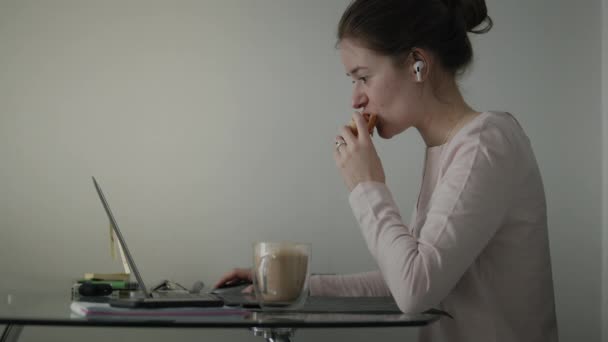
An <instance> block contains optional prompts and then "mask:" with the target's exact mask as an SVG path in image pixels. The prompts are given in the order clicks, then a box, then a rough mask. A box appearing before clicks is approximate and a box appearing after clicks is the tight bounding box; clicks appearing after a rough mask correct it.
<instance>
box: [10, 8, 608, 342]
mask: <svg viewBox="0 0 608 342" xmlns="http://www.w3.org/2000/svg"><path fill="white" fill-rule="evenodd" d="M605 2H606V0H604V3H605ZM347 3H348V1H347V0H340V1H331V2H328V1H326V0H307V1H298V0H259V1H255V2H254V1H247V0H207V1H187V0H180V1H161V0H155V1H144V0H131V1H126V2H125V1H118V0H108V1H103V2H99V1H92V0H88V1H77V0H71V1H70V0H55V1H53V2H49V1H42V0H18V1H17V0H0V137H1V138H0V139H1V140H0V141H1V143H0V156H2V163H0V194H1V195H0V227H1V228H2V230H1V231H2V239H1V240H0V251H1V252H0V253H1V254H0V269H1V270H2V272H3V273H4V274H5V275H6V277H5V279H4V280H3V281H2V282H1V284H0V289H10V288H15V287H17V286H20V284H24V283H25V284H28V282H29V281H41V280H42V281H45V282H46V283H48V284H51V285H50V286H51V287H54V288H56V289H62V288H67V287H68V286H69V284H70V283H71V281H72V280H73V279H75V278H77V277H79V276H80V275H81V274H82V273H83V272H88V271H100V272H103V271H119V270H120V265H119V263H118V262H116V261H112V260H111V258H110V257H109V256H108V242H107V238H108V237H107V231H108V227H107V221H106V218H105V216H104V213H103V211H102V209H101V206H100V203H99V202H98V199H97V197H96V195H95V192H94V189H93V187H92V184H91V181H90V176H91V175H96V176H97V177H98V179H99V180H100V182H101V184H102V186H103V188H104V190H105V191H106V195H107V196H108V198H109V200H110V203H111V205H112V207H113V209H114V212H115V214H116V216H117V218H118V221H119V222H120V224H121V227H122V229H123V231H124V235H125V236H126V238H127V240H128V241H129V246H130V248H131V249H132V252H133V254H134V256H135V258H136V260H137V262H138V264H139V265H140V267H141V271H142V272H143V274H144V278H145V280H146V281H148V282H150V283H154V282H155V281H158V280H161V279H165V278H170V279H174V280H177V281H179V282H182V283H184V284H185V285H190V284H191V283H192V282H193V281H194V280H196V279H202V280H204V281H205V282H206V283H211V282H213V281H214V280H215V279H217V278H218V277H219V276H220V274H221V273H222V272H224V271H226V270H228V269H229V268H231V267H234V266H238V265H247V264H248V262H249V256H250V244H251V242H252V241H254V240H264V239H289V240H300V241H309V242H312V244H313V260H314V261H313V268H314V270H315V271H317V272H356V271H362V270H369V269H372V268H374V263H373V260H372V259H371V258H370V256H369V255H368V253H367V251H366V249H365V245H364V243H363V240H362V239H361V237H360V235H359V231H358V228H357V227H356V226H355V220H354V219H353V217H352V214H351V212H350V208H349V207H348V203H347V200H346V196H347V193H346V191H345V189H344V187H343V185H342V181H341V180H340V178H339V177H338V173H337V171H336V170H335V167H334V164H333V160H332V158H331V154H332V151H333V150H332V149H333V146H332V142H333V138H334V136H335V134H336V131H337V128H338V127H339V126H340V125H341V124H342V123H343V122H345V121H347V120H349V117H350V113H351V110H350V108H349V106H348V104H349V102H350V82H349V80H348V79H347V78H346V77H345V76H344V70H343V69H342V66H341V64H340V62H339V59H338V55H337V51H335V50H334V49H333V44H334V32H335V26H336V23H337V21H338V19H339V17H340V14H341V12H342V10H343V9H344V7H345V6H346V4H347ZM487 4H488V7H489V10H490V14H491V15H492V17H493V18H494V20H495V25H496V26H495V28H494V29H493V30H492V31H491V32H490V33H489V34H487V35H484V36H480V37H478V38H475V39H474V45H475V49H476V62H475V65H474V67H473V68H472V69H471V70H470V72H469V73H468V76H467V77H466V78H465V79H463V81H462V89H463V92H464V94H465V96H466V97H467V99H468V100H469V101H470V102H471V103H472V104H473V105H474V106H475V107H477V108H479V109H498V110H508V111H511V112H512V113H514V114H515V115H516V116H517V117H518V118H519V119H520V121H521V123H522V124H523V125H524V126H525V128H526V130H527V132H528V135H529V136H530V138H531V140H532V143H533V146H534V148H535V151H536V155H537V158H538V161H539V164H540V167H541V171H542V173H543V177H544V181H545V187H546V192H547V196H548V204H549V220H550V238H551V252H552V258H553V265H554V268H553V270H554V280H555V289H556V301H557V310H558V318H559V324H560V336H561V339H562V341H575V340H576V341H578V340H586V341H597V340H599V339H600V335H601V328H600V327H601V325H600V323H601V322H602V320H601V319H600V318H599V317H600V313H601V305H598V303H600V302H601V298H602V292H601V288H602V287H601V278H602V277H601V276H600V274H601V270H602V266H601V265H602V264H601V260H602V249H601V241H602V240H601V234H602V229H601V227H602V205H601V203H602V202H601V201H602V189H601V187H598V186H597V184H601V182H602V149H601V146H602V138H601V137H602V116H601V113H602V107H601V96H602V95H601V94H602V93H601V92H600V87H601V79H602V78H601V76H600V74H599V73H597V70H598V68H599V67H600V65H601V62H602V57H601V51H602V50H601V47H600V46H601V44H600V42H601V39H602V36H601V33H602V29H601V20H600V16H599V15H598V13H601V11H600V8H601V1H600V0H585V1H579V2H572V1H567V0H554V1H550V0H539V1H533V2H530V1H526V0H514V1H498V0H488V1H487ZM604 13H605V9H604ZM605 37H606V27H605V26H604V39H605ZM604 51H605V50H604ZM603 60H604V64H606V54H604V56H603ZM576 65H581V66H583V67H581V68H579V69H575V68H574V67H573V66H576ZM604 75H605V72H604ZM604 77H606V76H604ZM604 79H606V78H604ZM605 93H606V91H604V94H605ZM604 98H605V95H604ZM604 111H606V106H604ZM605 115H606V114H605ZM377 144H378V150H379V153H380V154H381V158H382V160H383V163H384V166H385V170H386V172H387V175H388V182H389V186H390V187H391V188H392V189H393V193H394V194H395V197H396V200H397V202H398V204H399V205H400V207H401V208H402V211H403V214H404V216H405V217H406V218H407V217H408V215H409V213H410V211H411V208H412V206H413V205H414V201H415V199H416V195H417V191H418V186H419V176H420V173H421V167H420V165H421V163H422V157H423V152H424V146H423V144H422V141H421V139H420V138H419V137H418V136H417V135H416V133H415V132H414V131H411V132H410V133H408V134H406V135H404V136H400V137H398V138H396V139H394V140H392V141H378V142H377ZM604 147H606V142H604ZM604 155H605V154H604ZM604 173H605V172H604ZM604 188H606V186H605V187H604ZM604 307H606V306H604ZM332 332H333V333H334V335H333V336H332V339H334V338H345V339H349V340H353V341H359V340H360V341H365V340H369V339H372V338H386V339H389V338H390V339H396V338H399V339H402V340H407V338H408V337H409V338H411V337H412V336H413V335H414V334H413V332H412V331H408V330H406V329H387V330H357V331H356V332H353V331H349V330H335V331H332ZM123 333H124V334H125V335H124V336H127V337H131V338H142V339H144V338H145V339H147V340H150V341H162V340H166V339H167V338H173V337H179V339H181V340H195V339H197V340H198V339H200V338H201V337H206V338H217V339H221V338H222V336H226V337H227V338H228V339H231V340H234V341H241V340H252V341H253V340H258V339H259V338H254V337H253V336H250V334H249V333H248V332H247V331H202V330H196V331H192V330H189V331H162V332H159V331H153V332H151V331H145V330H124V329H116V330H115V331H111V332H108V331H107V330H101V329H86V330H84V329H76V330H65V329H52V328H34V329H29V330H27V331H26V332H24V335H23V339H22V340H23V341H34V340H38V339H41V338H44V339H46V340H57V341H60V340H65V339H76V338H82V337H83V336H84V334H87V335H89V334H92V336H88V337H87V338H88V339H89V340H91V341H95V340H99V341H102V340H105V339H107V337H108V336H116V338H119V337H120V336H123V335H122V334H123ZM326 335H327V331H325V330H311V331H300V332H298V336H297V337H298V340H304V341H306V340H323V339H327V340H328V339H329V338H327V337H326Z"/></svg>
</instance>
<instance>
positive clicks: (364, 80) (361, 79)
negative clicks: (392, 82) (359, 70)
mask: <svg viewBox="0 0 608 342" xmlns="http://www.w3.org/2000/svg"><path fill="white" fill-rule="evenodd" d="M359 81H361V82H363V83H365V82H367V77H359Z"/></svg>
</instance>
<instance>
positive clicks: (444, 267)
mask: <svg viewBox="0 0 608 342" xmlns="http://www.w3.org/2000/svg"><path fill="white" fill-rule="evenodd" d="M349 201H350V205H351V207H352V210H353V213H354V215H355V217H356V219H357V221H358V222H359V226H360V228H361V232H362V233H363V236H364V238H365V241H366V243H367V247H368V249H369V251H370V253H371V254H372V256H373V257H374V259H375V260H376V262H377V264H378V266H379V271H375V272H368V273H360V274H352V275H333V276H332V275H325V276H314V277H311V283H310V290H311V294H312V295H334V296H335V295H337V296H386V295H391V296H393V298H394V299H395V301H396V303H397V305H398V306H399V308H400V309H401V311H403V312H406V313H417V312H422V311H425V310H427V309H429V308H439V309H442V310H444V311H447V312H448V313H450V314H451V315H452V316H453V317H454V319H450V318H442V319H441V320H439V321H437V322H436V323H433V324H431V325H429V326H427V327H425V328H422V329H421V331H420V341H466V342H471V341H484V342H491V341H496V342H499V341H501V342H502V341H505V342H506V341H509V342H515V341H517V342H526V341H530V342H532V341H534V342H536V341H539V342H540V341H557V323H556V317H555V305H554V296H553V281H552V274H551V260H550V255H549V241H548V232H547V215H546V203H545V194H544V189H543V183H542V180H541V176H540V172H539V169H538V166H537V162H536V159H535V157H534V154H533V152H532V148H531V146H530V141H529V139H528V137H527V136H526V134H525V133H524V131H523V129H522V128H521V127H520V125H519V124H518V123H517V121H516V120H515V118H513V116H511V115H510V114H508V113H499V112H484V113H482V114H480V115H478V116H477V117H475V118H474V119H472V120H471V121H469V122H468V123H466V125H464V126H463V127H462V128H461V129H460V130H459V131H458V132H457V133H456V134H455V135H454V136H453V138H452V139H451V140H450V141H449V142H448V143H446V144H444V145H441V146H435V147H430V148H428V149H427V151H426V162H425V168H424V175H423V180H422V186H421V190H420V194H419V197H418V203H417V206H416V208H415V210H414V214H413V216H412V219H411V222H410V224H407V225H406V224H405V223H404V222H403V220H402V218H401V215H400V214H399V210H398V208H397V205H396V204H395V201H394V200H393V198H392V195H391V192H390V191H389V189H388V188H387V186H386V185H385V184H383V183H377V182H364V183H360V184H359V185H357V186H356V187H355V189H354V190H353V191H352V192H351V194H350V196H349Z"/></svg>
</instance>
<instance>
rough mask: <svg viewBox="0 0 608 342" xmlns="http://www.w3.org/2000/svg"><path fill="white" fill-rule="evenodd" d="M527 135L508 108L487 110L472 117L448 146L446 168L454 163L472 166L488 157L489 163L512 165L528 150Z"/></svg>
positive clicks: (501, 165)
mask: <svg viewBox="0 0 608 342" xmlns="http://www.w3.org/2000/svg"><path fill="white" fill-rule="evenodd" d="M528 144H529V141H528V138H527V136H526V134H525V132H524V130H523V128H522V127H521V125H520V124H519V123H518V121H517V119H515V117H514V116H513V115H512V114H510V113H507V112H496V111H488V112H483V113H481V114H479V115H478V116H477V117H475V118H473V119H472V120H471V121H469V122H468V123H467V124H466V125H465V126H464V127H462V129H461V130H460V131H459V132H458V133H457V134H456V135H454V138H453V139H452V140H451V141H450V142H449V143H448V145H447V146H445V149H446V151H445V156H444V158H443V160H442V165H443V168H444V170H445V169H446V168H448V167H449V166H450V165H452V164H454V163H459V162H464V163H466V164H469V166H473V164H475V163H476V162H479V161H480V160H486V162H488V164H489V165H488V166H492V165H493V166H497V167H498V166H500V167H507V168H509V166H513V164H514V161H515V160H518V159H520V157H521V155H522V153H524V154H525V150H527V149H528V147H526V146H527V145H528Z"/></svg>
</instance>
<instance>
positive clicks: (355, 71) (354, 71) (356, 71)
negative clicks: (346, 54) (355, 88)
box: [346, 66, 369, 76]
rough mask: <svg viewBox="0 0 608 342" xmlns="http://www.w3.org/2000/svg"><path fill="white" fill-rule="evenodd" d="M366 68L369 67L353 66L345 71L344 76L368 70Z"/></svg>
mask: <svg viewBox="0 0 608 342" xmlns="http://www.w3.org/2000/svg"><path fill="white" fill-rule="evenodd" d="M368 69H369V68H368V67H364V66H358V67H355V68H353V69H352V70H351V71H349V72H348V73H346V76H351V75H354V74H356V73H358V72H359V71H361V70H368Z"/></svg>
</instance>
